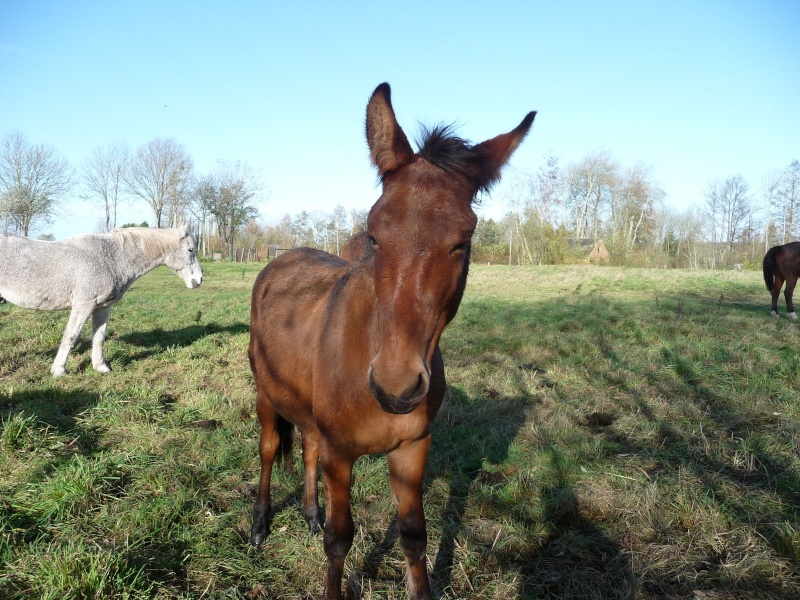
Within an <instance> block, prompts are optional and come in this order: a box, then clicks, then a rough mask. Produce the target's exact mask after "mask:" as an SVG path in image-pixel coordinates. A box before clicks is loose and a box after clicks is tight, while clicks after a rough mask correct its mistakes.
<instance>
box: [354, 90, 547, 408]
mask: <svg viewBox="0 0 800 600" xmlns="http://www.w3.org/2000/svg"><path fill="white" fill-rule="evenodd" d="M535 115H536V113H535V112H531V113H528V115H527V116H526V117H525V118H524V119H523V120H522V123H520V124H519V126H517V127H516V128H515V129H514V130H512V131H510V132H509V133H506V134H502V135H499V136H497V137H495V138H492V139H490V140H488V141H485V142H483V143H481V144H478V145H475V146H470V145H469V144H467V143H466V142H464V140H461V139H459V138H457V137H455V136H454V135H452V133H451V132H450V130H449V128H446V127H439V128H436V129H433V130H432V131H429V132H428V133H427V135H426V138H425V139H424V140H423V142H422V143H421V149H420V152H419V153H414V151H413V150H412V149H411V145H410V144H409V142H408V139H407V138H406V135H405V133H403V130H402V129H401V128H400V125H398V123H397V119H396V118H395V115H394V110H393V109H392V103H391V96H390V89H389V85H388V84H386V83H383V84H381V85H379V86H378V87H377V88H376V89H375V91H374V92H373V94H372V98H370V101H369V104H368V106H367V143H368V144H369V149H370V153H371V156H372V162H373V163H374V164H375V166H376V167H377V169H378V173H379V175H380V177H381V180H382V183H383V194H382V195H381V197H380V198H379V199H378V201H377V202H376V203H375V204H374V206H373V207H372V209H371V210H370V213H369V218H368V219H367V231H368V234H369V236H370V241H371V243H372V248H373V252H374V269H375V275H374V277H375V281H374V282H375V293H376V297H377V319H378V321H377V330H376V331H375V332H374V334H375V335H376V336H377V337H376V339H374V340H373V344H374V347H375V348H376V349H377V351H376V354H375V355H374V357H373V359H372V362H371V363H370V365H369V371H368V374H367V377H368V382H369V387H370V390H371V391H372V394H373V395H374V396H375V398H376V399H377V400H378V402H379V403H380V405H381V407H382V408H383V409H384V410H385V411H387V412H390V413H397V414H405V413H408V412H411V411H412V410H414V409H415V408H416V407H417V406H418V405H419V403H420V402H421V401H422V399H423V398H424V397H425V395H426V394H427V392H428V386H429V383H430V376H431V361H432V360H433V356H434V352H435V351H436V346H437V344H438V343H439V338H440V336H441V334H442V331H443V330H444V327H445V325H446V324H447V323H448V322H449V321H450V320H451V319H452V318H453V317H454V316H455V314H456V311H457V310H458V305H459V303H460V302H461V296H462V295H463V293H464V286H465V285H466V280H467V268H468V266H469V253H470V242H471V239H472V234H473V232H474V231H475V225H476V223H477V217H476V216H475V213H474V212H473V210H472V201H473V199H474V198H475V195H476V194H477V192H478V191H479V190H486V189H488V188H489V187H490V186H491V184H492V183H494V182H495V181H497V180H498V179H499V177H500V169H501V167H502V166H503V165H504V164H505V163H506V161H507V160H508V159H509V157H510V156H511V154H512V153H513V152H514V150H515V149H516V148H517V146H519V144H520V142H522V140H523V138H524V137H525V134H526V133H527V132H528V130H529V129H530V126H531V124H532V123H533V119H534V116H535Z"/></svg>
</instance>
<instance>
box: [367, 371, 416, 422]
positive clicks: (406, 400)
mask: <svg viewBox="0 0 800 600" xmlns="http://www.w3.org/2000/svg"><path fill="white" fill-rule="evenodd" d="M367 382H368V384H369V389H370V391H371V392H372V395H373V396H375V399H376V400H377V401H378V403H379V404H380V405H381V408H382V409H383V410H385V411H386V412H389V413H394V414H401V415H404V414H406V413H410V412H411V411H412V410H414V409H415V408H416V407H417V406H419V403H420V402H421V401H422V399H423V398H424V397H425V394H427V393H428V386H429V385H430V376H429V375H428V373H427V371H422V372H421V373H419V374H418V375H417V380H416V382H414V383H413V384H412V385H410V386H409V387H407V388H406V389H405V390H402V391H401V392H399V393H392V392H389V391H387V390H386V389H384V388H383V387H382V386H381V384H380V382H379V381H377V380H376V378H375V368H374V366H373V365H372V364H370V366H369V371H368V373H367Z"/></svg>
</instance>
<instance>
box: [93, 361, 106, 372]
mask: <svg viewBox="0 0 800 600" xmlns="http://www.w3.org/2000/svg"><path fill="white" fill-rule="evenodd" d="M92 366H94V365H92ZM94 370H95V371H97V372H98V373H111V367H109V366H108V363H103V364H102V365H97V366H96V367H94Z"/></svg>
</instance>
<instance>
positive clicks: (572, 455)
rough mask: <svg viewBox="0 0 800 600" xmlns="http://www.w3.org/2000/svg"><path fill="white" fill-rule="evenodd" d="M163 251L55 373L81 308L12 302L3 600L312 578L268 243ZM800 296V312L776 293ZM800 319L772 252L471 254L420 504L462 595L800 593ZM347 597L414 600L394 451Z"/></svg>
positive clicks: (452, 588)
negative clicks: (204, 255)
mask: <svg viewBox="0 0 800 600" xmlns="http://www.w3.org/2000/svg"><path fill="white" fill-rule="evenodd" d="M204 270H205V279H204V283H203V285H202V286H201V287H200V288H198V289H196V290H188V289H186V288H185V287H184V286H183V284H182V283H181V282H180V280H178V279H177V278H176V277H175V276H174V275H172V274H171V273H170V272H169V271H168V270H166V269H157V270H156V271H154V272H152V273H151V274H149V275H147V276H145V277H144V278H142V279H141V280H139V281H138V282H136V283H135V284H134V286H133V287H132V288H131V290H130V291H129V292H128V294H126V296H125V297H124V298H123V299H122V301H121V302H120V303H119V305H118V306H116V307H115V308H114V309H113V310H112V312H111V319H110V322H109V337H108V340H107V343H106V355H107V359H108V361H109V363H110V364H111V367H112V369H113V371H112V373H110V374H107V375H100V374H97V373H95V372H94V371H93V370H92V369H91V357H90V351H89V344H88V340H87V339H86V331H84V339H83V341H82V342H81V343H80V344H79V345H78V347H77V348H76V349H75V350H74V351H73V353H72V354H71V356H70V360H69V361H68V362H67V375H66V376H64V377H62V378H59V379H53V378H51V377H50V375H49V369H50V365H51V363H52V360H53V358H54V356H55V351H56V348H57V346H58V343H59V340H60V337H61V334H62V332H63V327H64V324H65V321H66V313H44V312H36V311H27V310H23V309H19V308H17V307H13V306H9V305H3V306H0V597H2V598H9V599H23V598H31V597H34V598H37V597H38V598H43V599H50V598H53V599H56V598H59V599H61V598H74V599H85V598H98V599H99V598H103V599H105V598H187V599H188V598H194V599H198V600H199V599H200V598H248V599H249V598H312V597H319V595H320V594H321V590H322V581H323V569H324V561H325V557H324V552H323V550H322V542H321V538H320V536H312V535H309V534H308V533H307V531H306V529H305V523H304V521H303V519H302V516H301V514H300V510H299V505H300V503H301V501H302V500H301V498H302V496H301V490H302V480H301V476H300V474H299V469H300V464H301V463H300V461H299V458H300V457H299V454H298V455H296V456H295V463H296V466H297V468H298V472H297V473H289V472H284V471H282V470H280V469H279V470H277V471H276V472H275V474H274V476H273V487H274V520H273V524H272V533H271V535H270V536H269V538H268V539H267V541H266V543H265V544H264V546H263V547H262V548H260V549H258V550H256V549H253V548H251V547H249V545H248V537H249V527H250V514H249V513H250V507H251V503H252V500H253V495H254V490H255V485H256V482H257V477H258V459H257V446H256V440H257V435H258V431H257V427H256V422H255V416H254V414H253V412H254V411H253V399H254V391H253V386H252V381H251V377H250V372H249V366H248V363H247V340H248V322H249V296H250V289H251V286H252V282H253V279H254V278H255V275H256V273H257V272H258V270H259V269H258V267H257V266H250V265H245V266H242V265H233V264H205V265H204ZM781 311H782V314H785V311H784V310H783V308H781ZM798 335H800V325H799V324H797V323H794V322H790V321H789V320H788V319H786V318H782V319H780V320H773V319H771V318H770V317H769V297H768V294H767V292H766V290H764V289H763V283H762V282H761V280H760V275H759V274H758V273H755V272H724V273H723V272H700V271H660V270H643V269H617V268H598V267H585V266H575V267H483V266H479V265H475V266H473V267H472V269H471V273H470V282H469V285H468V289H467V293H466V295H465V298H464V302H463V303H462V307H461V310H460V312H459V315H458V317H457V318H456V319H455V320H454V321H453V323H452V324H451V325H450V327H449V328H448V329H447V330H446V331H445V335H444V337H443V340H442V350H443V353H444V357H445V364H446V368H447V375H448V384H449V388H448V394H447V398H446V401H445V405H444V406H443V408H442V411H441V412H440V414H439V418H438V419H437V421H436V423H435V425H434V430H433V439H434V441H433V446H432V450H431V455H430V457H429V461H428V468H427V475H426V491H425V510H426V517H427V519H428V529H429V541H428V555H429V565H430V568H431V571H432V584H433V588H434V592H435V596H436V597H439V598H500V599H523V598H524V599H528V598H531V599H532V598H575V599H578V598H580V599H584V598H797V597H800V410H799V409H798V401H797V396H798V393H797V392H798V388H799V387H800V351H798V349H797V348H798V346H797V341H796V340H797V336H798ZM352 495H353V504H354V506H353V512H354V518H355V521H356V535H355V543H354V546H353V549H352V551H351V553H350V555H349V557H348V560H347V564H346V573H345V574H346V576H347V577H348V582H347V586H348V588H349V591H350V596H351V597H359V595H360V597H361V598H375V599H377V598H381V599H383V598H404V597H405V591H404V586H403V573H404V565H403V559H402V554H401V552H400V550H399V548H398V545H397V529H396V524H395V522H394V518H393V512H394V511H393V508H392V503H391V500H390V498H389V493H388V485H387V468H386V462H385V459H384V458H383V457H380V456H378V457H364V458H362V459H361V460H360V461H359V462H358V463H357V466H356V473H355V477H354V485H353V494H352Z"/></svg>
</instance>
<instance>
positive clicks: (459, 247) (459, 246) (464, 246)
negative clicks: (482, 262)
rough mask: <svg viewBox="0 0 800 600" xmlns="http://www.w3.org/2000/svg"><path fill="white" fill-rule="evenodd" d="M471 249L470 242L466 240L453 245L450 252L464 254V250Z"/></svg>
mask: <svg viewBox="0 0 800 600" xmlns="http://www.w3.org/2000/svg"><path fill="white" fill-rule="evenodd" d="M467 249H469V242H464V243H463V244H456V245H455V246H453V248H452V250H450V254H464V252H466V251H467Z"/></svg>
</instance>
